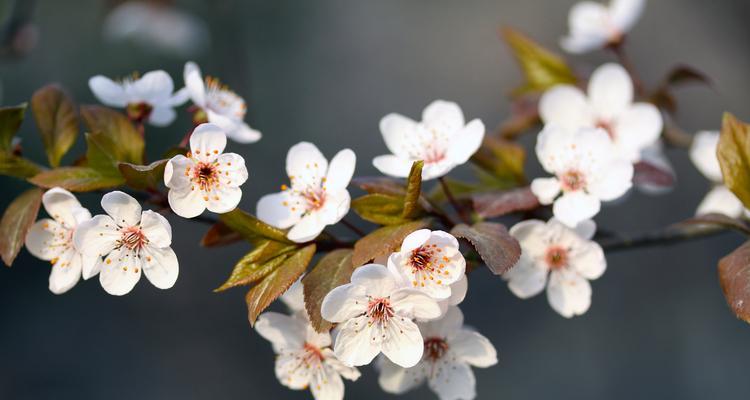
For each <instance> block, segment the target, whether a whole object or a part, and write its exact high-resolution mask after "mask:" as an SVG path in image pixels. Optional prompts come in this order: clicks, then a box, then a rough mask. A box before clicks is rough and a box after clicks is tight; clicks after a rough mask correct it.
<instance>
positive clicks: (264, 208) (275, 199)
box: [255, 191, 303, 229]
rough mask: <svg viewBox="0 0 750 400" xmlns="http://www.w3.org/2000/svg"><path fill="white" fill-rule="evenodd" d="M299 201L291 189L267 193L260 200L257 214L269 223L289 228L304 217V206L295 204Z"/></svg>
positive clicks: (256, 210)
mask: <svg viewBox="0 0 750 400" xmlns="http://www.w3.org/2000/svg"><path fill="white" fill-rule="evenodd" d="M297 201H298V199H297V197H296V196H294V195H292V194H291V192H290V191H283V192H279V193H272V194H267V195H265V196H263V197H261V198H260V200H258V205H257V207H256V208H255V214H256V215H257V216H258V218H259V219H260V220H261V221H263V222H265V223H267V224H269V225H272V226H275V227H277V228H281V229H287V228H289V227H291V226H292V225H294V224H296V223H297V222H299V220H300V218H301V217H302V213H303V209H302V207H295V206H294V205H295V204H296V202H297Z"/></svg>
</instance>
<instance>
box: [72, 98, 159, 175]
mask: <svg viewBox="0 0 750 400" xmlns="http://www.w3.org/2000/svg"><path fill="white" fill-rule="evenodd" d="M81 116H82V117H83V123H84V124H85V125H86V127H87V128H88V130H89V132H91V133H92V134H98V133H100V134H101V135H94V136H96V142H97V143H98V144H99V146H100V147H101V149H102V150H103V151H104V152H105V153H106V154H109V155H111V156H112V158H113V159H114V160H115V161H120V162H127V163H131V164H143V149H144V146H145V145H144V143H143V137H142V136H141V134H140V133H138V131H137V130H136V129H135V127H134V126H133V124H132V123H131V122H130V120H128V118H127V117H126V116H125V115H123V114H121V113H119V112H117V111H114V110H111V109H109V108H106V107H101V106H81Z"/></svg>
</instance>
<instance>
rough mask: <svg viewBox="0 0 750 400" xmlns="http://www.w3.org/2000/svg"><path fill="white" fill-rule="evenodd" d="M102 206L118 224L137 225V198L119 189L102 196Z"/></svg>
mask: <svg viewBox="0 0 750 400" xmlns="http://www.w3.org/2000/svg"><path fill="white" fill-rule="evenodd" d="M102 208H103V209H104V211H105V212H106V213H107V214H108V215H109V216H110V217H112V219H113V220H114V221H115V223H117V225H120V226H133V225H138V222H140V220H141V205H140V204H139V203H138V200H136V199H134V198H133V196H131V195H129V194H127V193H123V192H120V191H119V190H116V191H114V192H109V193H107V194H105V195H104V196H102Z"/></svg>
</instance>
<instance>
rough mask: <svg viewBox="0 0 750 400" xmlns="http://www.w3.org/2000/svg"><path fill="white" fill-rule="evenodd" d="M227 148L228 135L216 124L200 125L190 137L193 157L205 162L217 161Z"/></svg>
mask: <svg viewBox="0 0 750 400" xmlns="http://www.w3.org/2000/svg"><path fill="white" fill-rule="evenodd" d="M226 146H227V136H226V134H225V133H224V131H223V130H222V129H221V128H220V127H218V126H216V125H214V124H210V123H205V124H200V125H198V126H197V127H196V128H195V130H193V133H192V134H191V135H190V151H191V153H192V154H193V157H195V158H197V159H199V160H201V161H203V162H213V161H214V160H216V158H217V157H218V156H219V154H221V153H222V152H224V148H225V147H226Z"/></svg>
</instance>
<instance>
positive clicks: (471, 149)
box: [372, 100, 484, 180]
mask: <svg viewBox="0 0 750 400" xmlns="http://www.w3.org/2000/svg"><path fill="white" fill-rule="evenodd" d="M380 133H382V134H383V139H384V140H385V145H386V146H387V147H388V150H390V151H391V153H393V154H389V155H384V156H378V157H375V159H374V160H373V161H372V163H373V165H374V166H375V168H377V169H378V170H379V171H380V172H382V173H384V174H386V175H390V176H394V177H397V178H404V177H407V176H409V172H410V171H411V166H412V164H413V163H414V161H419V160H422V161H424V168H423V169H422V179H424V180H427V179H434V178H439V177H441V176H443V175H445V174H447V173H448V172H450V170H452V169H453V168H455V167H457V166H459V165H461V164H464V163H465V162H466V161H468V160H469V158H470V157H471V156H472V155H473V154H474V153H476V151H477V150H478V149H479V146H481V144H482V139H483V138H484V124H482V121H480V120H479V119H475V120H472V121H471V122H469V123H468V124H466V123H465V122H464V114H463V112H462V111H461V107H459V106H458V104H456V103H452V102H448V101H443V100H435V101H433V102H432V103H431V104H430V105H428V106H427V108H425V109H424V111H423V112H422V122H416V121H414V120H412V119H410V118H408V117H405V116H403V115H400V114H388V115H386V116H385V117H383V119H381V120H380Z"/></svg>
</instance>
